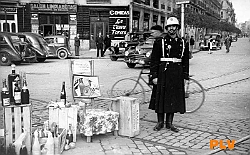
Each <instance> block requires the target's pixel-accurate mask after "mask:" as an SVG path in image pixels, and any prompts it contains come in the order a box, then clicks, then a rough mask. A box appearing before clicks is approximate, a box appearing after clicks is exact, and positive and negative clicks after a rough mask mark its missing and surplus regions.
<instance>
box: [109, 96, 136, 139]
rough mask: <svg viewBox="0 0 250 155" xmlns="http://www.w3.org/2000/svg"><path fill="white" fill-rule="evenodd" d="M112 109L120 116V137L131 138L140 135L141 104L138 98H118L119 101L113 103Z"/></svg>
mask: <svg viewBox="0 0 250 155" xmlns="http://www.w3.org/2000/svg"><path fill="white" fill-rule="evenodd" d="M112 109H113V111H116V112H119V114H120V116H119V131H118V134H119V135H122V136H129V137H134V136H136V135H139V133H140V126H139V119H140V116H139V102H137V99H136V98H131V97H122V96H121V97H118V101H117V102H116V103H113V105H112Z"/></svg>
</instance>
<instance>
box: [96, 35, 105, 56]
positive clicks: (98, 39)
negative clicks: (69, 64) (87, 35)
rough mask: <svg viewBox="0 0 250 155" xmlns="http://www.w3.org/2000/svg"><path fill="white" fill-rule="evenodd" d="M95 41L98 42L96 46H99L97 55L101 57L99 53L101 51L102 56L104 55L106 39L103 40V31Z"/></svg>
mask: <svg viewBox="0 0 250 155" xmlns="http://www.w3.org/2000/svg"><path fill="white" fill-rule="evenodd" d="M95 42H96V48H97V55H96V56H97V57H99V53H100V56H101V57H103V43H104V40H103V37H102V33H101V32H100V33H99V34H98V36H97V37H96V41H95Z"/></svg>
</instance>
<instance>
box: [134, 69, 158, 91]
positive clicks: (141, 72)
mask: <svg viewBox="0 0 250 155" xmlns="http://www.w3.org/2000/svg"><path fill="white" fill-rule="evenodd" d="M144 69H145V68H143V69H142V70H141V71H140V74H139V76H138V78H137V80H136V84H135V86H134V88H133V89H132V91H133V90H134V89H135V88H136V86H137V85H138V83H140V80H142V81H143V82H144V83H145V84H147V86H148V87H149V88H150V89H151V90H152V89H153V88H152V86H151V85H149V84H148V81H146V80H145V79H144V78H143V76H142V75H143V74H146V75H148V76H149V75H150V73H149V72H143V71H144Z"/></svg>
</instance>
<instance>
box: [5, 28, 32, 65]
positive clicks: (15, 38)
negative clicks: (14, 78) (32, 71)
mask: <svg viewBox="0 0 250 155" xmlns="http://www.w3.org/2000/svg"><path fill="white" fill-rule="evenodd" d="M35 56H36V55H35V53H34V52H33V51H32V50H30V49H29V48H28V46H27V43H25V42H23V41H22V40H21V39H20V37H19V35H18V34H16V33H9V32H0V65H2V66H9V65H11V64H12V63H14V64H20V63H21V62H23V61H29V60H32V59H34V58H35Z"/></svg>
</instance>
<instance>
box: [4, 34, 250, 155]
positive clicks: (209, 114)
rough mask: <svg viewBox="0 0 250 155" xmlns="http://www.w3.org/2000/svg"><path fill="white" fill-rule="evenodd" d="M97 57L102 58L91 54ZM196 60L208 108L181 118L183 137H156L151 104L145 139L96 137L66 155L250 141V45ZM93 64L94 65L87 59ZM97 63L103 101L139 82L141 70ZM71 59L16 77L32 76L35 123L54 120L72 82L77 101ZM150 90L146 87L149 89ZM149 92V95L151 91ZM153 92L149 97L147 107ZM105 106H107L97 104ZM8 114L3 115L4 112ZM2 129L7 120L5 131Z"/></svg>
mask: <svg viewBox="0 0 250 155" xmlns="http://www.w3.org/2000/svg"><path fill="white" fill-rule="evenodd" d="M85 54H86V55H88V56H93V57H94V56H95V55H96V52H95V51H91V52H88V53H85ZM193 56H194V57H193V59H191V60H190V75H194V76H193V78H194V79H196V80H198V81H199V82H200V83H201V84H202V85H203V87H204V88H205V90H206V99H205V103H204V105H203V106H202V107H201V108H200V109H199V110H198V111H197V112H195V113H191V114H183V115H180V114H176V115H175V118H174V124H175V125H176V126H177V127H179V128H180V132H179V133H174V132H171V131H169V130H167V129H163V130H161V131H159V132H155V131H153V127H154V125H155V124H156V114H155V113H154V111H152V110H149V109H148V104H143V105H141V107H140V118H141V120H140V127H141V128H140V129H141V133H140V135H138V136H136V137H134V138H128V137H122V136H118V137H114V136H112V134H106V135H96V136H93V142H92V143H86V139H85V138H83V139H82V138H81V137H77V144H76V148H75V149H72V150H69V151H65V152H63V155H69V154H74V155H80V154H83V152H85V154H95V155H99V154H100V155H104V154H107V155H109V154H135V155H136V154H138V155H139V154H155V155H156V154H164V155H167V154H170V155H172V154H188V155H196V154H197V155H200V154H205V153H208V152H210V151H212V150H210V149H209V141H210V140H211V139H217V140H224V141H226V140H239V139H242V138H244V137H246V136H248V135H250V61H249V60H250V42H249V41H248V39H247V38H239V40H238V41H237V42H233V43H232V47H231V48H230V52H229V53H226V49H225V46H223V48H222V50H218V51H213V54H208V52H207V51H200V52H198V53H195V54H194V55H193ZM83 60H90V59H83ZM93 60H94V69H95V70H94V73H95V75H98V76H99V81H100V87H101V92H102V95H103V97H110V89H111V87H112V84H114V83H115V81H117V80H119V79H121V78H125V77H132V78H136V76H137V75H138V74H139V72H140V69H141V67H140V66H136V68H134V69H130V68H128V67H127V66H126V64H125V63H124V62H123V61H122V59H118V61H111V60H110V59H109V58H108V56H106V58H102V59H93ZM69 61H70V60H69V59H67V60H58V59H47V60H46V61H45V63H33V64H28V63H24V64H21V65H19V66H17V67H16V72H17V73H18V72H19V71H25V72H26V73H27V83H28V88H29V90H30V96H31V99H32V104H33V113H32V114H33V117H32V121H33V122H32V123H33V124H34V123H37V122H43V121H44V120H46V119H48V110H47V109H46V106H47V103H48V102H49V101H50V100H53V101H56V100H58V99H59V97H60V91H61V85H62V82H63V81H65V82H66V92H67V100H68V101H73V99H72V95H71V84H70V75H69ZM0 73H1V74H0V79H3V78H7V75H8V74H10V73H11V67H10V66H7V67H6V66H0ZM143 85H144V86H145V84H143ZM145 89H149V88H147V87H146V86H145ZM149 99H150V92H149V93H148V94H147V101H148V100H149ZM97 103H98V105H99V106H102V105H104V106H105V103H106V102H102V101H99V102H97ZM1 114H2V111H1ZM0 127H1V128H2V119H1V125H0ZM216 154H218V155H224V154H232V155H245V154H250V140H249V139H248V140H246V141H243V142H241V143H239V144H237V145H236V146H235V148H234V149H233V150H223V151H219V152H218V153H216Z"/></svg>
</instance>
